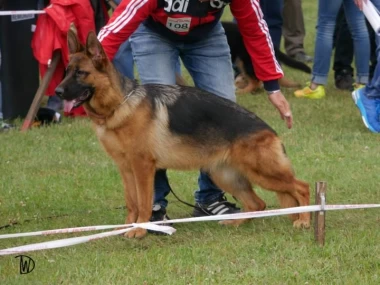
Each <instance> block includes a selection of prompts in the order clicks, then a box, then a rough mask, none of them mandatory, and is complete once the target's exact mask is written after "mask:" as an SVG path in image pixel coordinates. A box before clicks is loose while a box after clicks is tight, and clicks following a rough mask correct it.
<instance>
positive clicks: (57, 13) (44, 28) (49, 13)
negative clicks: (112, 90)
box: [32, 0, 95, 115]
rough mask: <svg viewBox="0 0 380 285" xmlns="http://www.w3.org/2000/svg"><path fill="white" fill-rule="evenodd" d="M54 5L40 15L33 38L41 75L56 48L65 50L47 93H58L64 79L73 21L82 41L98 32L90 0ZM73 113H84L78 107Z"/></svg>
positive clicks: (60, 1) (53, 2) (61, 1)
mask: <svg viewBox="0 0 380 285" xmlns="http://www.w3.org/2000/svg"><path fill="white" fill-rule="evenodd" d="M50 3H51V5H49V6H48V7H46V8H45V9H44V10H45V11H46V14H42V15H40V16H39V17H38V20H37V25H36V30H35V32H34V35H33V38H32V50H33V54H34V57H35V58H36V59H37V61H38V62H39V64H40V73H41V76H44V74H45V72H46V70H47V68H48V64H49V63H50V61H51V59H52V55H53V52H54V51H55V50H61V60H60V62H59V63H58V66H57V69H56V70H55V72H54V75H53V78H52V79H51V81H50V83H49V86H48V88H47V90H46V94H48V95H53V94H55V88H56V87H57V86H58V85H59V83H60V82H61V81H62V79H63V77H64V73H65V66H66V65H67V63H68V56H69V51H68V47H67V32H68V30H69V28H70V23H71V22H73V23H74V24H75V27H76V28H77V30H78V37H79V40H80V41H81V42H82V43H85V42H86V38H87V34H88V33H89V32H90V31H95V21H94V12H93V9H92V6H91V3H90V1H89V0H51V1H50ZM72 115H84V111H83V110H82V108H81V109H77V113H75V112H74V113H73V114H72Z"/></svg>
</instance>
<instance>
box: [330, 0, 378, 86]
mask: <svg viewBox="0 0 380 285" xmlns="http://www.w3.org/2000/svg"><path fill="white" fill-rule="evenodd" d="M367 27H368V32H369V37H370V45H371V57H370V60H371V64H370V69H369V77H370V78H372V76H373V72H374V69H375V67H376V63H377V57H376V41H375V32H374V31H373V29H372V28H371V27H370V25H369V23H368V21H367ZM334 46H335V55H334V65H333V70H334V72H335V73H334V79H335V86H336V88H338V89H342V90H352V89H353V84H354V82H355V80H354V69H353V67H352V61H353V59H354V44H353V41H352V36H351V32H350V29H349V28H348V24H347V20H346V16H345V13H344V9H343V5H342V7H341V8H340V10H339V13H338V16H337V18H336V26H335V31H334Z"/></svg>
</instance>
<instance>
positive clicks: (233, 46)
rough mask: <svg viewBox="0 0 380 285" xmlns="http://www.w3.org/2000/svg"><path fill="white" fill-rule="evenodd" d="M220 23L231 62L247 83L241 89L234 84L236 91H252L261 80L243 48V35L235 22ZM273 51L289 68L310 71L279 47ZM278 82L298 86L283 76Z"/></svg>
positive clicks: (259, 84) (283, 85) (289, 86)
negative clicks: (228, 47) (228, 48)
mask: <svg viewBox="0 0 380 285" xmlns="http://www.w3.org/2000/svg"><path fill="white" fill-rule="evenodd" d="M222 25H223V28H224V31H225V33H226V37H227V42H228V45H229V46H230V51H231V59H232V62H233V63H235V64H236V66H237V68H238V69H239V71H240V73H241V74H242V76H243V78H244V79H245V80H246V81H247V83H248V84H246V86H245V87H244V88H241V89H239V85H238V84H236V85H237V87H238V90H237V93H238V94H243V93H250V92H254V91H255V90H256V89H258V88H259V87H260V86H261V82H260V81H259V80H258V79H257V77H256V74H255V70H254V67H253V65H252V60H251V57H250V55H249V54H248V51H247V49H246V48H245V45H244V42H243V37H242V36H241V33H240V31H239V28H238V26H237V24H235V23H233V22H222ZM274 51H275V55H276V58H277V60H278V61H279V62H281V63H283V64H285V65H286V66H289V67H291V68H294V69H297V70H300V71H303V72H305V73H308V74H310V73H311V69H310V67H309V66H308V65H306V64H305V63H303V62H300V61H297V60H295V59H292V58H291V57H289V56H287V55H286V54H284V53H283V52H281V51H280V50H279V49H276V48H275V50H274ZM235 83H237V82H235ZM279 83H280V85H281V86H282V87H286V88H296V87H300V84H299V83H297V82H294V81H292V80H290V79H287V78H285V77H283V78H281V79H280V80H279Z"/></svg>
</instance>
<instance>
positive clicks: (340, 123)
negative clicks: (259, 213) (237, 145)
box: [0, 1, 380, 284]
mask: <svg viewBox="0 0 380 285" xmlns="http://www.w3.org/2000/svg"><path fill="white" fill-rule="evenodd" d="M315 6H316V3H314V2H312V1H307V2H306V1H304V7H305V22H306V24H307V32H308V34H307V38H306V43H305V46H306V49H307V51H308V52H309V53H310V54H312V51H313V43H314V40H313V37H314V34H315V29H314V26H315V21H316V19H315V17H316V10H315ZM227 16H228V15H227ZM285 72H286V74H287V76H288V77H290V78H293V79H297V80H298V81H300V82H304V81H307V80H308V76H307V75H304V74H301V73H300V72H296V71H293V70H288V69H285ZM284 92H285V95H286V97H287V99H288V100H289V102H290V104H291V107H292V110H293V113H294V120H295V123H294V128H293V129H291V130H288V129H286V127H285V124H284V122H283V121H281V119H280V117H279V115H278V113H277V111H276V110H275V109H274V107H273V106H272V105H271V104H270V102H269V101H268V100H267V98H266V95H264V94H260V95H257V96H253V95H248V94H247V95H243V96H240V97H239V98H238V102H239V103H240V104H242V105H243V106H245V107H247V108H248V109H250V110H252V111H254V112H256V113H257V114H258V115H259V116H260V117H262V118H264V119H265V120H266V121H267V122H268V123H269V124H270V125H271V126H272V127H273V128H274V129H276V130H277V132H278V133H279V135H280V136H281V138H282V139H283V141H284V144H285V146H286V149H287V153H288V155H289V157H290V158H291V160H292V162H293V165H294V169H295V171H296V173H297V176H298V177H299V178H301V179H303V180H306V181H309V182H310V183H311V185H312V186H314V183H315V182H316V181H321V180H325V181H327V182H328V189H327V191H328V192H327V202H328V203H329V204H352V203H379V202H380V189H379V172H380V166H379V160H380V136H377V135H374V134H371V133H370V132H369V131H368V130H367V129H366V128H365V127H364V125H363V123H362V121H361V119H360V117H359V113H358V111H357V109H356V107H355V106H354V104H353V102H352V99H351V98H350V93H349V92H341V91H337V90H336V89H335V88H334V87H333V86H332V80H330V85H328V86H327V97H326V99H324V100H319V101H312V100H302V99H296V98H294V97H293V96H292V90H285V91H284ZM0 140H1V143H0V173H1V174H0V177H1V179H0V226H1V225H5V224H8V223H9V222H11V221H13V222H15V221H17V222H18V223H19V224H17V225H14V226H12V227H8V228H5V229H1V230H0V234H6V233H16V232H29V231H36V230H43V229H56V228H65V227H74V226H87V225H97V224H120V223H122V222H123V221H124V217H125V211H124V210H121V209H117V208H118V207H120V206H123V204H124V196H123V190H122V186H121V180H120V178H119V175H118V172H117V169H116V167H115V166H114V164H113V162H112V161H111V160H110V158H108V157H107V156H106V154H105V153H104V152H103V150H102V148H101V146H100V145H99V143H98V142H97V139H96V137H95V134H94V133H93V131H92V129H91V127H90V123H89V122H88V120H87V119H75V120H69V119H65V120H64V122H63V123H62V124H61V125H56V126H51V127H47V128H40V129H33V130H31V131H29V132H27V133H20V132H18V131H11V132H8V133H2V134H0ZM169 177H170V181H171V184H172V187H173V189H174V190H175V191H176V193H177V194H178V195H179V196H180V197H181V198H182V199H184V200H186V201H188V202H193V191H194V190H195V189H196V187H197V184H196V178H197V172H196V171H194V172H178V171H170V172H169ZM258 193H259V195H260V196H261V197H262V198H263V199H264V200H265V201H266V202H267V205H268V208H269V209H274V208H278V204H277V201H276V199H275V197H274V194H273V193H269V192H267V191H262V190H260V189H259V190H258ZM168 198H169V201H170V204H169V208H168V211H169V214H170V216H171V217H172V218H181V217H189V216H190V213H191V208H189V207H187V206H185V205H183V204H181V203H179V202H178V201H177V200H176V199H175V198H174V197H173V196H172V195H169V197H168ZM229 199H231V197H229ZM312 201H314V192H312ZM51 216H57V217H55V218H51V219H49V218H46V217H51ZM28 219H29V220H30V221H26V220H28ZM379 225H380V212H379V210H378V209H369V210H347V211H336V212H328V213H327V224H326V245H325V247H323V248H321V247H319V246H318V245H316V243H315V242H314V236H313V230H295V229H293V228H292V225H291V223H290V221H289V220H288V219H287V218H286V217H272V218H263V219H255V220H252V221H250V222H248V223H246V224H244V225H242V226H241V227H239V228H231V227H223V226H220V225H219V224H217V223H215V222H207V223H188V224H178V225H176V228H177V232H176V233H175V234H174V235H173V236H154V235H148V236H147V237H146V238H144V239H142V240H126V239H124V238H122V237H112V238H108V239H102V240H97V241H94V242H91V243H87V244H82V245H77V246H72V247H68V248H62V249H53V250H45V251H39V252H31V253H27V255H28V256H30V257H32V258H33V259H34V261H35V262H36V267H35V269H34V271H33V272H32V273H30V274H28V275H20V274H19V260H18V259H16V258H15V256H5V257H0V284H380V245H379V240H380V230H379ZM80 235H81V234H76V235H59V236H51V237H31V238H19V239H7V240H0V248H1V249H3V248H8V247H12V246H19V245H24V244H29V243H36V242H42V241H48V240H52V239H59V238H64V237H72V236H80Z"/></svg>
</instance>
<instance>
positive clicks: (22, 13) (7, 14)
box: [0, 10, 46, 16]
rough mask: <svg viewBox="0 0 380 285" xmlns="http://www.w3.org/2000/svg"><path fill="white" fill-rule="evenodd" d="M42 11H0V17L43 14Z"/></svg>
mask: <svg viewBox="0 0 380 285" xmlns="http://www.w3.org/2000/svg"><path fill="white" fill-rule="evenodd" d="M45 13H46V12H45V11H44V10H23V11H0V16H12V15H35V14H45Z"/></svg>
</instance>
